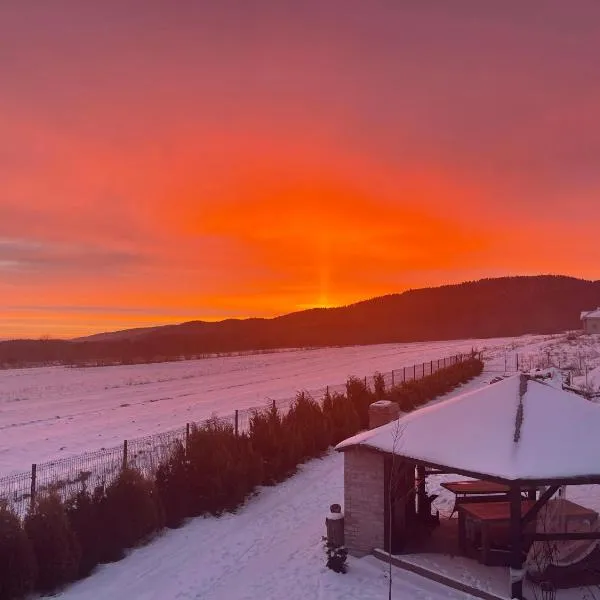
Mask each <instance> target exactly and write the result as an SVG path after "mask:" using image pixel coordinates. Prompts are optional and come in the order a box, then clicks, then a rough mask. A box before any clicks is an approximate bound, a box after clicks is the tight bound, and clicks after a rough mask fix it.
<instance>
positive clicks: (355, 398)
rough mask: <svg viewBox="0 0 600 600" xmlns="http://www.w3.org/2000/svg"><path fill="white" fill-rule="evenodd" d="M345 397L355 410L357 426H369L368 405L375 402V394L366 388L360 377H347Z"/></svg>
mask: <svg viewBox="0 0 600 600" xmlns="http://www.w3.org/2000/svg"><path fill="white" fill-rule="evenodd" d="M346 397H347V398H348V400H349V401H350V403H351V404H352V405H353V406H354V409H355V410H356V413H357V415H358V421H359V426H360V427H361V428H362V429H366V428H367V427H368V426H369V406H370V405H371V404H372V403H373V402H375V395H374V394H372V393H371V392H370V391H369V390H368V389H367V386H366V385H365V382H364V381H363V380H362V379H358V378H357V377H349V378H348V381H347V382H346Z"/></svg>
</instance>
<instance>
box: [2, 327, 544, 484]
mask: <svg viewBox="0 0 600 600" xmlns="http://www.w3.org/2000/svg"><path fill="white" fill-rule="evenodd" d="M549 339H550V340H551V339H552V338H548V336H545V337H542V336H523V337H521V338H503V339H491V340H462V341H461V340H458V341H456V340H454V341H442V342H425V343H414V344H382V345H376V346H351V347H344V348H323V349H316V350H295V351H289V352H274V353H272V354H256V355H249V356H235V357H222V358H210V359H204V360H194V361H185V362H171V363H160V364H149V365H131V366H116V367H95V368H68V367H47V368H34V369H14V370H4V371H0V477H1V476H2V475H6V474H9V473H12V472H16V471H22V470H27V469H29V468H30V467H31V464H32V463H42V462H46V461H49V460H55V459H59V458H66V457H69V456H74V455H77V454H80V453H81V452H85V451H89V450H98V449H101V448H108V447H112V446H117V445H119V444H121V443H122V441H123V440H124V439H132V438H138V437H141V436H145V435H150V434H154V433H159V432H162V431H166V430H169V429H173V428H176V427H181V426H183V425H185V423H188V422H194V421H199V420H202V419H204V418H207V417H209V416H211V415H212V414H219V415H227V414H230V413H232V412H233V411H234V410H236V409H247V408H249V407H256V406H262V405H264V404H265V403H266V402H267V401H268V400H271V399H275V400H281V399H288V398H292V397H293V396H294V395H295V394H296V392H297V391H299V390H308V391H312V392H314V393H315V394H317V395H318V396H321V395H322V392H323V389H324V387H325V386H327V385H329V386H335V385H341V384H343V383H344V382H345V381H346V379H347V378H348V376H350V375H355V376H359V377H362V376H365V375H367V376H371V375H373V373H374V372H375V371H380V372H386V371H391V370H392V369H401V368H402V367H405V366H406V367H410V366H411V365H413V364H415V363H417V364H421V363H422V362H428V361H430V360H436V359H438V358H444V357H446V356H450V355H454V354H457V353H461V352H470V351H471V349H472V348H477V349H480V350H482V349H484V348H485V350H486V355H487V356H488V358H489V357H491V356H493V357H496V363H495V364H496V367H497V368H498V369H501V368H502V365H503V363H502V361H503V357H504V354H505V348H506V347H510V350H508V352H509V354H510V353H513V354H514V352H516V351H519V349H521V348H528V349H530V350H531V351H533V349H535V348H536V347H538V346H540V344H543V343H547V341H548V340H549ZM511 356H512V355H511ZM512 362H514V360H512ZM501 363H502V364H501ZM490 368H491V365H490Z"/></svg>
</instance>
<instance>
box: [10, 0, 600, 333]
mask: <svg viewBox="0 0 600 600" xmlns="http://www.w3.org/2000/svg"><path fill="white" fill-rule="evenodd" d="M598 73H600V3H599V2H598V1H597V0H572V1H570V2H565V1H564V0H544V1H541V0H535V1H534V0H489V1H486V2H481V0H453V1H452V2H448V1H447V0H370V1H369V2H365V1H364V0H360V1H359V0H295V1H290V0H272V1H262V0H252V1H251V2H249V1H248V0H238V1H233V0H219V1H218V2H208V1H206V2H205V1H203V0H194V1H191V0H180V1H178V2H167V1H165V0H163V1H157V0H139V1H138V0H135V1H134V0H117V1H113V0H105V1H104V2H80V1H79V0H55V1H54V2H47V1H46V0H4V1H3V2H1V3H0V339H2V338H14V337H34V338H37V337H74V336H79V335H85V334H88V333H94V332H98V331H107V330H115V329H124V328H129V327H137V326H149V325H156V324H163V323H172V322H182V321H187V320H192V319H206V320H218V319H225V318H230V317H234V318H239V317H249V316H260V317H268V316H274V315H278V314H284V313H288V312H292V311H295V310H300V309H303V308H309V307H315V306H337V305H344V304H348V303H351V302H354V301H357V300H361V299H364V298H369V297H373V296H377V295H382V294H388V293H395V292H401V291H403V290H406V289H409V288H417V287H424V286H435V285H442V284H446V283H454V282H460V281H465V280H473V279H479V278H482V277H495V276H502V275H516V274H538V273H560V274H567V275H573V276H576V277H583V278H586V279H600V243H598V239H597V238H598V235H599V234H600V229H599V223H600V168H599V165H600V118H599V117H600V108H599V107H600V77H599V76H598Z"/></svg>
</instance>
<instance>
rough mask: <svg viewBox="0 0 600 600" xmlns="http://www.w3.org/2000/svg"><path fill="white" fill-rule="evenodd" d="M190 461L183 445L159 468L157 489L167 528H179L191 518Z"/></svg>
mask: <svg viewBox="0 0 600 600" xmlns="http://www.w3.org/2000/svg"><path fill="white" fill-rule="evenodd" d="M189 477H190V473H189V461H188V460H187V456H186V452H185V449H184V447H183V444H178V446H177V447H176V448H175V450H174V452H173V453H172V455H171V457H170V458H169V459H168V460H167V461H166V462H164V463H163V464H161V465H160V466H159V467H158V470H157V472H156V489H157V491H158V495H159V498H160V501H161V504H162V506H163V510H164V513H165V524H166V526H167V527H171V528H175V527H179V526H180V525H181V524H182V523H183V520H184V519H185V518H186V517H188V516H190V506H189V502H190V486H189Z"/></svg>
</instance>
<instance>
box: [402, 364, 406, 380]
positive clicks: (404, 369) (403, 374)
mask: <svg viewBox="0 0 600 600" xmlns="http://www.w3.org/2000/svg"><path fill="white" fill-rule="evenodd" d="M405 381H406V367H403V369H402V383H404V382H405Z"/></svg>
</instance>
